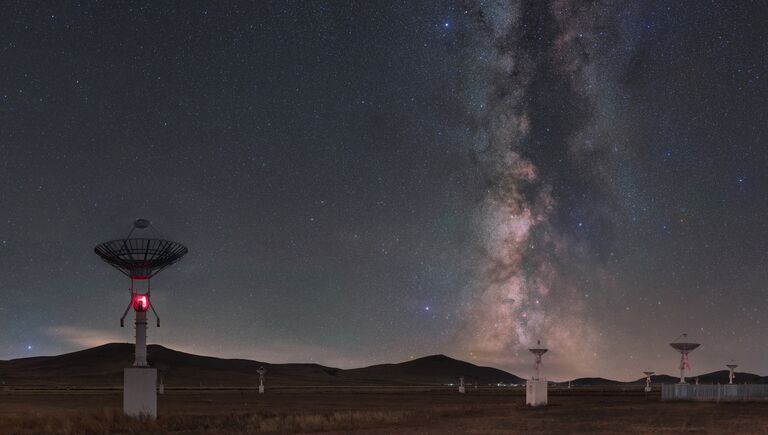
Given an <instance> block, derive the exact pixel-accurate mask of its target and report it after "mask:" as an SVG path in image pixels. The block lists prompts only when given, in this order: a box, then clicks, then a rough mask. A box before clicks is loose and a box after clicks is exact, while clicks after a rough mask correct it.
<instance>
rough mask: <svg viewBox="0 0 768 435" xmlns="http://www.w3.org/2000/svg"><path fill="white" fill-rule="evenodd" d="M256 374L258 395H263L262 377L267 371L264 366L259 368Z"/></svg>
mask: <svg viewBox="0 0 768 435" xmlns="http://www.w3.org/2000/svg"><path fill="white" fill-rule="evenodd" d="M256 373H258V374H259V394H264V375H265V374H267V369H265V368H264V366H260V367H259V368H258V369H257V370H256Z"/></svg>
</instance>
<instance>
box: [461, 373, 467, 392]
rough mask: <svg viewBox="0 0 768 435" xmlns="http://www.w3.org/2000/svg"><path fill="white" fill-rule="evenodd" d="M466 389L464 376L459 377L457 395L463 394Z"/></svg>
mask: <svg viewBox="0 0 768 435" xmlns="http://www.w3.org/2000/svg"><path fill="white" fill-rule="evenodd" d="M466 391H467V390H466V388H464V376H460V377H459V393H461V394H464V393H465V392H466Z"/></svg>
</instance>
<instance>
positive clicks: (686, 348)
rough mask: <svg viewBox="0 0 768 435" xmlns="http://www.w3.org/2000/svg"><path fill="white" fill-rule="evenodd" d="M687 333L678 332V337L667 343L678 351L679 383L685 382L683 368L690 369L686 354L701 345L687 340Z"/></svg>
mask: <svg viewBox="0 0 768 435" xmlns="http://www.w3.org/2000/svg"><path fill="white" fill-rule="evenodd" d="M681 338H682V339H684V340H685V341H678V340H680V339H681ZM687 339H688V334H686V333H683V334H680V336H679V337H677V338H676V339H675V341H673V342H672V343H669V345H670V346H672V348H673V349H675V350H676V351H678V352H680V383H681V384H684V383H685V370H686V369H688V370H691V365H690V364H689V363H688V354H689V353H691V352H693V351H694V350H696V348H698V347H699V346H701V345H700V344H699V343H691V342H689V341H687Z"/></svg>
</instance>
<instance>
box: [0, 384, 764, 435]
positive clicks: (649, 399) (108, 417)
mask: <svg viewBox="0 0 768 435" xmlns="http://www.w3.org/2000/svg"><path fill="white" fill-rule="evenodd" d="M120 394H121V393H120V390H119V389H110V388H104V389H87V390H85V389H69V390H66V389H62V390H42V389H35V388H33V387H29V388H24V389H6V390H4V391H2V393H0V433H3V434H86V433H88V434H99V433H152V434H154V433H158V434H159V433H163V434H196V433H212V434H240V433H368V434H389V433H398V434H402V433H409V434H416V433H435V434H438V433H440V434H444V433H476V434H482V433H492V434H501V433H526V434H539V433H541V434H544V433H548V434H552V433H555V434H558V433H645V434H650V433H654V434H658V433H670V434H671V433H675V434H676V433H689V434H693V433H695V434H709V433H729V434H731V433H745V434H748V433H754V434H757V433H767V432H768V402H752V403H719V404H718V403H691V402H687V403H683V402H674V403H669V402H665V403H662V402H660V401H659V393H658V392H657V391H655V392H653V393H651V394H649V395H646V394H644V393H639V392H633V391H627V390H623V391H622V390H619V389H587V388H579V389H573V390H559V391H558V390H555V391H552V392H551V396H550V405H549V406H547V407H544V408H536V409H534V408H527V407H525V406H523V394H524V391H523V390H522V389H520V388H511V387H499V388H496V387H494V388H491V387H486V388H480V389H477V390H475V389H469V390H468V391H467V393H466V394H464V395H460V394H458V393H457V392H455V390H454V389H452V388H451V389H449V388H447V387H446V388H424V387H418V388H405V387H394V388H386V387H355V388H349V387H342V388H328V387H320V388H316V387H300V386H295V387H284V388H272V389H270V390H268V392H267V394H264V395H259V394H258V393H257V392H256V391H254V390H238V389H170V390H168V391H166V394H164V395H161V396H159V397H158V399H159V418H158V420H157V421H154V422H141V421H137V420H133V419H129V418H126V417H124V416H123V415H122V413H121V409H120V404H121V396H120Z"/></svg>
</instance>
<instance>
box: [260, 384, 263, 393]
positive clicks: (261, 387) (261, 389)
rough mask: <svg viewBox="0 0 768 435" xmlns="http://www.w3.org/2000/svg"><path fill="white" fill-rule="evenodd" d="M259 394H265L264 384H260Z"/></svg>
mask: <svg viewBox="0 0 768 435" xmlns="http://www.w3.org/2000/svg"><path fill="white" fill-rule="evenodd" d="M259 394H264V385H259Z"/></svg>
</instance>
